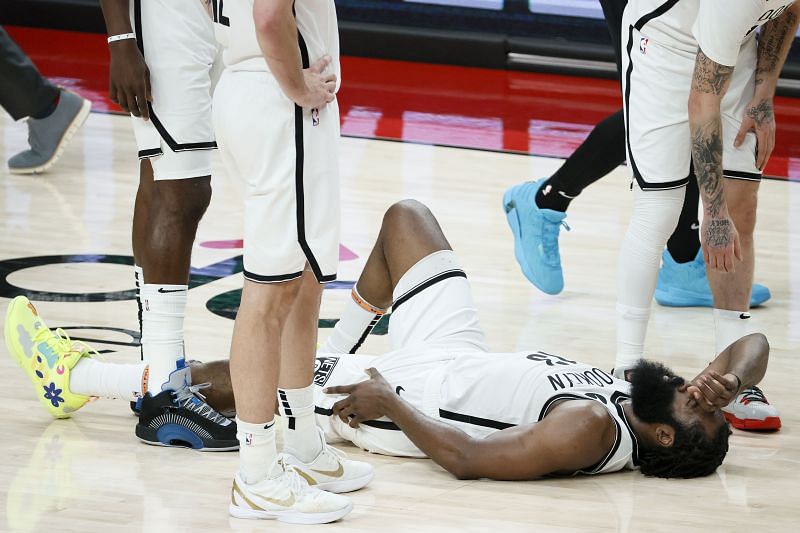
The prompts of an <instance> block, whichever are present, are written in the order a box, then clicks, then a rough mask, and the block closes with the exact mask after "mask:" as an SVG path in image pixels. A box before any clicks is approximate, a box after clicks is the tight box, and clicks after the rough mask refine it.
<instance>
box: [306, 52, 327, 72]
mask: <svg viewBox="0 0 800 533" xmlns="http://www.w3.org/2000/svg"><path fill="white" fill-rule="evenodd" d="M330 63H331V58H330V56H322V57H320V58H319V59H317V60H316V61H314V64H312V65H311V66H310V67H308V70H310V71H311V72H316V73H317V74H321V73H322V71H323V70H325V69H326V68H327V67H328V65H329V64H330Z"/></svg>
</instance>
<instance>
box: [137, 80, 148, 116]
mask: <svg viewBox="0 0 800 533" xmlns="http://www.w3.org/2000/svg"><path fill="white" fill-rule="evenodd" d="M136 106H137V108H138V109H139V116H141V117H142V118H143V119H145V120H147V119H149V118H150V113H148V112H147V97H146V96H145V89H144V83H141V84H140V85H139V86H138V87H137V91H136Z"/></svg>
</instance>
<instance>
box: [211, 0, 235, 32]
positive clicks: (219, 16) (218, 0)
mask: <svg viewBox="0 0 800 533" xmlns="http://www.w3.org/2000/svg"><path fill="white" fill-rule="evenodd" d="M224 4H225V0H211V11H212V13H213V17H214V22H216V23H217V24H222V25H223V26H228V27H230V26H231V21H230V19H229V18H228V17H226V16H225V15H224V14H223V13H222V9H223V6H224Z"/></svg>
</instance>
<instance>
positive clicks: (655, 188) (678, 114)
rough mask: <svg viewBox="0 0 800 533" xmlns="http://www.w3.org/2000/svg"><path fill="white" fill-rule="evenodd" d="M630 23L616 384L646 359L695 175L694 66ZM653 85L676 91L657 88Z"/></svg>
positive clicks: (618, 283)
mask: <svg viewBox="0 0 800 533" xmlns="http://www.w3.org/2000/svg"><path fill="white" fill-rule="evenodd" d="M629 12H630V10H626V12H625V14H626V16H627V15H628V14H629ZM627 22H629V21H626V23H623V26H624V27H626V28H629V30H628V32H627V36H626V55H625V58H624V59H625V77H624V79H623V86H624V94H625V102H624V104H625V113H626V137H627V143H628V164H629V166H630V167H631V171H632V173H633V176H634V180H635V183H634V205H633V213H632V215H631V221H630V223H629V225H628V230H627V232H626V234H625V238H624V240H623V244H622V248H621V250H620V260H619V266H618V270H617V356H616V362H615V365H614V371H615V374H616V375H617V376H618V377H624V375H625V372H626V371H627V370H629V369H630V368H632V367H633V366H634V365H635V364H636V361H638V360H639V359H640V358H641V357H642V356H643V353H644V340H645V336H646V334H647V323H648V321H649V318H650V305H651V301H652V299H653V293H654V292H655V288H656V282H657V279H658V269H659V263H660V260H661V255H662V252H663V250H664V246H665V245H666V244H667V240H668V239H669V237H670V235H671V234H672V233H673V231H674V230H675V226H676V224H677V221H678V217H679V215H680V213H681V210H682V208H683V206H684V196H685V189H686V183H687V182H688V181H689V178H690V167H691V146H690V144H689V123H688V114H687V108H686V102H687V101H688V97H689V84H688V82H684V81H681V80H688V79H690V76H691V73H692V70H693V59H692V57H691V56H690V54H684V53H682V52H680V51H677V50H674V49H672V48H669V47H665V46H662V45H660V44H659V43H657V42H655V41H654V40H652V39H648V38H645V37H643V36H642V35H641V34H640V33H639V32H638V30H636V29H635V27H636V26H635V21H630V24H628V23H627ZM652 79H659V80H674V83H671V84H667V83H660V84H655V85H654V84H653V83H651V82H650V80H652Z"/></svg>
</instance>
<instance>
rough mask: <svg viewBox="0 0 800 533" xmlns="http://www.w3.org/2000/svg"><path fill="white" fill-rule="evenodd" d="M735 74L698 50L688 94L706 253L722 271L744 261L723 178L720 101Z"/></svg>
mask: <svg viewBox="0 0 800 533" xmlns="http://www.w3.org/2000/svg"><path fill="white" fill-rule="evenodd" d="M732 73H733V67H728V66H725V65H720V64H719V63H715V62H714V61H712V60H711V59H709V58H708V57H707V56H706V55H705V54H704V53H703V51H702V50H699V51H698V52H697V59H696V60H695V66H694V74H693V76H692V89H691V92H690V93H689V127H690V130H691V142H692V161H693V163H694V172H695V175H696V176H697V185H698V186H699V187H700V196H701V198H702V199H703V207H704V209H705V216H704V217H703V226H702V228H701V239H702V242H703V255H704V257H705V260H706V263H707V264H708V265H709V266H710V267H711V268H712V269H714V270H719V271H723V272H733V271H734V257H736V258H738V259H740V260H741V255H740V252H739V235H738V233H737V232H736V228H735V227H734V225H733V221H732V220H731V218H730V216H729V215H728V205H727V203H726V201H725V186H724V179H723V177H722V118H721V112H720V104H721V102H722V97H723V96H725V92H726V91H727V90H728V85H729V84H730V80H731V74H732Z"/></svg>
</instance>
